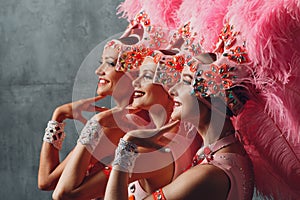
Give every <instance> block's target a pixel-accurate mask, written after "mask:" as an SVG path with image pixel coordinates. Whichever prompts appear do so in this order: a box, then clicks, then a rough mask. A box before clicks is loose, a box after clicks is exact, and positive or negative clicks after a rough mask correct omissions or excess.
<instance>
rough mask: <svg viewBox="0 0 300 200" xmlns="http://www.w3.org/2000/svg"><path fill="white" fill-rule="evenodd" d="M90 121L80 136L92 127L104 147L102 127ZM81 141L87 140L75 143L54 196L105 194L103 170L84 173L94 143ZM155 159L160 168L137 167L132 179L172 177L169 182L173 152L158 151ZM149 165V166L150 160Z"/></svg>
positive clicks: (95, 195)
mask: <svg viewBox="0 0 300 200" xmlns="http://www.w3.org/2000/svg"><path fill="white" fill-rule="evenodd" d="M93 119H94V117H93ZM91 121H92V120H91ZM91 121H88V123H87V124H86V126H85V127H84V129H83V130H82V133H81V136H80V138H82V135H84V133H92V130H94V132H93V133H95V136H96V137H94V138H97V139H99V140H100V141H99V142H100V143H98V142H97V144H98V145H97V147H99V146H101V145H100V144H101V139H102V138H105V137H103V136H104V134H103V133H102V130H103V129H102V128H101V127H100V126H99V124H98V123H97V121H93V122H91ZM89 130H90V131H89ZM98 134H99V135H98ZM80 141H81V140H80ZM82 143H84V141H83V142H79V143H78V144H77V145H76V147H75V149H74V153H73V155H72V157H71V159H70V160H69V162H68V163H67V165H66V168H65V170H64V171H63V173H62V175H61V178H60V179H59V182H58V184H57V187H56V188H55V190H54V193H53V199H85V198H87V199H90V198H96V197H102V196H103V195H104V191H105V187H106V183H107V177H106V176H104V173H103V172H102V171H100V172H99V173H97V175H95V176H92V177H86V176H85V173H86V170H87V166H88V164H89V161H90V159H91V152H94V148H91V146H93V145H90V142H88V143H86V144H84V145H83V144H82ZM88 149H89V150H88ZM93 154H94V153H93ZM111 154H113V152H111ZM142 158H143V157H142ZM155 158H156V159H158V160H161V162H159V166H155V165H151V167H152V169H155V168H158V169H159V170H152V171H150V170H151V168H148V169H145V168H142V169H143V170H144V171H142V170H141V169H140V170H138V171H139V173H137V174H134V175H133V176H132V178H131V180H130V181H133V180H137V179H140V178H149V177H154V176H156V177H160V178H161V177H163V176H169V178H168V179H166V180H168V182H169V180H170V179H171V178H172V175H173V174H172V170H170V165H171V167H173V166H172V162H173V160H172V156H171V155H170V154H166V153H161V152H159V153H156V154H155ZM145 159H147V158H144V160H143V159H140V163H142V164H145V162H144V161H145ZM154 163H155V162H154ZM170 163H171V164H170ZM142 164H138V166H142ZM168 164H169V165H168ZM147 165H148V167H149V163H148V164H147ZM161 165H164V167H161ZM149 171H150V172H149ZM168 182H166V183H168ZM166 183H165V184H166Z"/></svg>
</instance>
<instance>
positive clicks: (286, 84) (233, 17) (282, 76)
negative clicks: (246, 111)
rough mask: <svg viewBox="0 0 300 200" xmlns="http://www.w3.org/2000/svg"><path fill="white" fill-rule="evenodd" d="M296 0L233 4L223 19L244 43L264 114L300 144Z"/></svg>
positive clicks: (299, 9) (299, 42)
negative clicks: (263, 98)
mask: <svg viewBox="0 0 300 200" xmlns="http://www.w3.org/2000/svg"><path fill="white" fill-rule="evenodd" d="M299 4H300V3H299V1H295V0H290V1H287V0H272V1H261V0H248V1H246V2H244V3H243V4H241V3H240V1H238V0H233V2H232V5H231V6H230V7H229V10H228V13H227V16H226V18H227V19H230V23H231V24H233V25H234V26H235V29H237V30H239V31H240V32H241V34H242V36H243V38H245V40H246V41H247V50H248V54H249V58H250V59H251V61H252V62H253V70H254V71H255V78H254V79H253V84H255V85H256V87H257V88H259V89H261V90H262V91H263V92H264V96H265V97H266V104H265V105H266V111H267V112H268V114H269V115H270V116H271V117H272V118H273V119H274V121H275V122H276V123H277V124H280V126H281V128H282V130H284V131H285V132H286V134H287V137H289V138H291V139H292V140H296V141H299V140H300V134H299V119H298V118H299V113H300V109H299V104H300V97H299V95H300V93H299V91H300V86H299V79H300V78H299V77H300V62H299V57H300V21H299V19H300V6H299Z"/></svg>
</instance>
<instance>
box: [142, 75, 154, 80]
mask: <svg viewBox="0 0 300 200" xmlns="http://www.w3.org/2000/svg"><path fill="white" fill-rule="evenodd" d="M143 77H144V78H145V79H153V77H152V76H151V75H150V74H144V76H143Z"/></svg>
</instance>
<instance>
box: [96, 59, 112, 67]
mask: <svg viewBox="0 0 300 200" xmlns="http://www.w3.org/2000/svg"><path fill="white" fill-rule="evenodd" d="M98 63H99V64H100V65H102V64H103V61H101V60H99V61H98ZM105 63H107V64H108V65H111V66H113V67H114V66H116V64H115V63H114V62H105Z"/></svg>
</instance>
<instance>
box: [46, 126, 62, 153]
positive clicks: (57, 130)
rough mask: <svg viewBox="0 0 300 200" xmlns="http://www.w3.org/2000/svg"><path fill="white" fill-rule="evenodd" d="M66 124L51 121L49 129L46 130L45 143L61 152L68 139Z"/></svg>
mask: <svg viewBox="0 0 300 200" xmlns="http://www.w3.org/2000/svg"><path fill="white" fill-rule="evenodd" d="M64 127H65V124H64V123H59V122H57V121H53V120H51V121H49V122H48V125H47V128H46V129H45V135H44V138H43V141H44V142H48V143H50V144H52V145H53V146H54V147H55V148H56V149H58V150H61V147H62V143H63V141H64V139H65V137H66V134H65V132H64Z"/></svg>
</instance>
